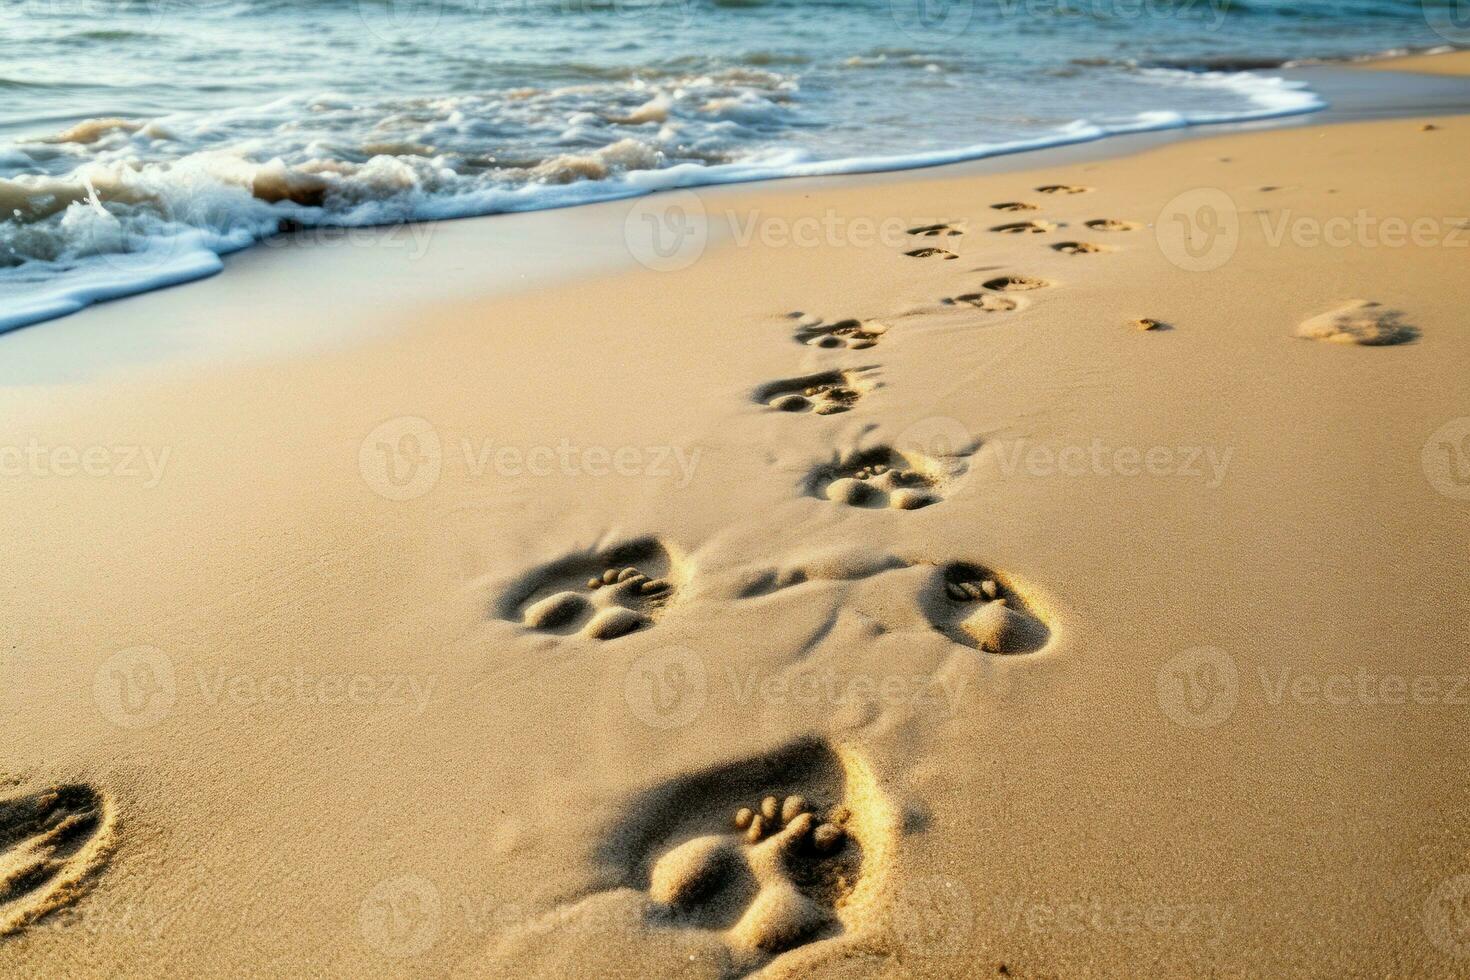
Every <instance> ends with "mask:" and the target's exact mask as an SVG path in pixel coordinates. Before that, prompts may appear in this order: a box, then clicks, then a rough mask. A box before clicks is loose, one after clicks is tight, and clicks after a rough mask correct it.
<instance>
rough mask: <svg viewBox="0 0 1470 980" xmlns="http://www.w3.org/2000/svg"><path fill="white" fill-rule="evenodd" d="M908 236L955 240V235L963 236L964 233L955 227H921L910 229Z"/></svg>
mask: <svg viewBox="0 0 1470 980" xmlns="http://www.w3.org/2000/svg"><path fill="white" fill-rule="evenodd" d="M908 234H910V235H916V236H918V237H919V238H953V237H954V236H955V235H963V234H964V232H963V231H962V230H961V229H959V228H956V227H955V226H954V225H943V224H941V225H920V226H919V227H917V228H910V229H909V230H908Z"/></svg>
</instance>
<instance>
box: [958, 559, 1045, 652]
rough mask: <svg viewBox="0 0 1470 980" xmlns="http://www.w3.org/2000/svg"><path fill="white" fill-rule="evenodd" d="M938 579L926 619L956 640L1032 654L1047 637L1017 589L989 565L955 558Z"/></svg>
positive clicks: (983, 647) (988, 648) (982, 647)
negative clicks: (938, 589)
mask: <svg viewBox="0 0 1470 980" xmlns="http://www.w3.org/2000/svg"><path fill="white" fill-rule="evenodd" d="M940 582H941V583H942V596H935V597H934V598H933V600H931V602H932V609H931V614H932V617H933V618H932V620H931V621H932V622H933V624H934V627H935V628H936V629H938V630H939V631H940V632H942V633H946V634H948V635H949V636H950V638H952V639H954V640H956V641H957V642H960V643H963V644H965V645H966V646H969V647H974V648H975V649H978V650H980V651H982V652H984V653H1032V652H1034V651H1036V650H1040V649H1041V648H1042V647H1044V646H1046V644H1047V642H1048V641H1049V640H1050V639H1051V629H1050V628H1049V627H1048V626H1047V625H1046V622H1045V621H1044V620H1043V619H1042V617H1041V616H1040V615H1038V614H1037V613H1036V612H1035V611H1034V610H1033V608H1032V604H1031V603H1030V602H1028V601H1027V600H1026V597H1025V596H1023V595H1022V594H1021V592H1020V590H1019V589H1018V588H1017V587H1015V586H1014V585H1013V584H1012V583H1010V582H1008V581H1007V580H1006V579H1005V578H1004V577H1002V576H1000V575H997V574H995V573H994V572H992V571H990V570H989V569H986V568H982V567H981V566H979V565H972V564H969V563H968V562H955V563H953V564H950V565H949V566H947V567H946V568H944V569H943V570H942V572H940Z"/></svg>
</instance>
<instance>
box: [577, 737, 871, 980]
mask: <svg viewBox="0 0 1470 980" xmlns="http://www.w3.org/2000/svg"><path fill="white" fill-rule="evenodd" d="M893 834H894V827H893V816H892V812H891V808H890V807H889V806H888V804H887V803H886V802H885V801H884V797H883V794H882V793H881V792H880V791H879V789H878V787H877V785H876V783H875V782H874V781H873V774H872V772H871V770H870V769H869V768H868V766H867V765H866V763H864V762H863V761H861V760H860V759H858V758H857V757H856V756H855V755H854V754H853V752H852V751H851V750H850V749H847V748H838V747H834V746H832V745H829V744H828V743H826V742H824V741H821V740H819V739H814V738H803V739H799V740H797V741H796V742H794V743H790V744H788V745H787V746H785V747H784V748H780V749H777V750H775V751H774V752H771V753H768V754H765V755H760V756H756V757H754V758H750V759H745V760H742V761H739V762H734V763H730V764H727V765H722V766H719V767H716V768H713V769H709V770H705V771H703V772H698V773H693V774H690V775H686V776H681V777H679V778H677V779H675V780H673V781H671V782H669V783H665V784H663V785H661V786H658V787H656V788H654V789H652V790H650V791H648V792H647V793H645V794H643V795H642V796H640V797H639V798H638V799H636V800H635V801H634V802H633V804H632V805H631V806H630V808H629V812H628V815H627V818H626V819H625V821H624V822H623V823H622V825H621V826H619V827H617V828H616V829H615V830H614V832H613V833H612V834H611V835H610V836H609V837H608V839H607V841H606V843H605V845H604V847H603V849H602V857H603V858H604V859H606V860H608V861H610V862H612V863H613V864H614V865H615V866H616V867H618V868H619V869H621V871H622V876H623V878H624V882H625V884H626V885H628V886H629V887H632V888H634V889H637V890H639V891H642V892H643V893H644V894H645V895H646V898H647V905H646V916H647V919H648V921H649V923H650V924H652V925H654V926H656V927H660V928H669V929H694V930H701V931H706V932H714V933H717V934H718V935H719V939H720V940H721V942H722V945H723V946H724V948H725V950H726V951H727V953H728V955H729V957H730V970H729V971H728V972H729V973H731V974H732V975H736V976H739V975H742V974H745V973H749V972H751V971H753V970H757V969H760V968H761V967H762V966H764V965H765V964H767V963H769V962H770V961H771V960H772V959H773V958H775V957H777V956H779V955H780V954H782V953H785V952H787V951H789V950H792V949H795V948H797V947H799V946H803V945H806V944H808V943H811V942H815V941H817V940H820V939H824V938H828V937H831V936H836V935H839V934H841V933H843V932H845V931H847V930H848V929H850V928H852V927H853V926H854V925H856V924H857V923H858V921H859V917H860V915H861V913H862V912H863V910H864V908H865V906H866V900H865V899H864V898H862V897H861V895H860V890H861V889H863V888H864V887H867V888H869V889H871V888H872V887H873V885H872V883H871V881H870V879H872V880H876V879H875V878H874V876H875V875H877V874H880V873H881V871H882V866H883V864H884V862H885V861H886V859H887V854H888V852H889V850H891V837H892V836H893Z"/></svg>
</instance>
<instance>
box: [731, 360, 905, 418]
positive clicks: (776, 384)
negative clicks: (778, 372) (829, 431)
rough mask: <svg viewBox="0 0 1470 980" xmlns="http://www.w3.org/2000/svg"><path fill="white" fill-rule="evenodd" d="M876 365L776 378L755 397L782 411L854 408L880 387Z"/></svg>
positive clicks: (832, 412) (820, 411) (826, 411)
mask: <svg viewBox="0 0 1470 980" xmlns="http://www.w3.org/2000/svg"><path fill="white" fill-rule="evenodd" d="M876 373H877V369H876V368H875V367H873V366H868V367H860V368H852V369H851V370H847V371H824V372H822V373H821V374H809V375H806V376H805V377H800V378H786V379H784V380H781V381H772V382H769V383H767V384H763V385H761V386H760V387H758V388H756V389H755V391H754V392H753V398H754V400H755V401H757V402H759V403H760V404H762V405H766V406H768V407H770V408H774V409H776V410H777V411H779V412H811V413H813V414H815V415H836V414H838V413H841V412H846V411H850V410H851V409H852V408H853V407H854V406H856V405H857V403H858V401H859V400H860V399H861V398H862V397H863V396H864V395H866V394H867V393H868V392H870V391H872V390H873V389H874V388H876V387H878V385H879V382H877V381H876V380H874V375H875V374H876Z"/></svg>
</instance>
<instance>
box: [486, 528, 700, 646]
mask: <svg viewBox="0 0 1470 980" xmlns="http://www.w3.org/2000/svg"><path fill="white" fill-rule="evenodd" d="M676 572H677V569H676V566H675V562H674V561H673V560H672V558H671V557H670V555H669V553H668V551H667V549H665V548H664V547H663V546H662V545H661V544H660V543H659V542H657V541H655V540H653V539H651V538H649V539H641V540H638V541H634V542H631V543H628V544H624V545H620V546H618V547H615V548H611V549H607V550H605V551H602V552H598V553H581V554H577V555H571V556H569V557H566V558H563V559H561V560H559V561H555V562H552V563H551V564H549V565H546V566H543V567H542V568H539V569H536V570H534V571H533V572H531V573H530V574H528V575H526V576H525V577H523V578H522V580H521V581H520V582H519V583H518V584H517V585H515V586H513V587H512V589H511V590H510V592H509V593H508V594H507V595H506V596H505V597H504V598H503V599H502V600H501V604H500V607H501V608H500V612H501V615H502V616H503V618H505V619H509V620H512V621H518V622H520V623H521V624H522V625H524V626H526V627H527V628H528V629H531V630H535V631H537V632H541V633H556V634H562V635H565V634H568V633H573V632H580V633H583V634H585V635H586V636H589V637H591V638H592V639H595V640H612V639H616V638H617V637H620V636H624V635H626V634H628V633H632V632H634V631H635V630H639V629H643V628H644V627H646V626H649V625H651V624H652V623H653V622H654V620H655V619H656V618H657V617H658V615H659V614H660V613H661V612H662V611H663V609H664V607H666V606H667V605H668V604H669V603H670V602H671V601H672V599H673V597H674V595H675V593H676V592H677V584H676V580H675V573H676Z"/></svg>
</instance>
